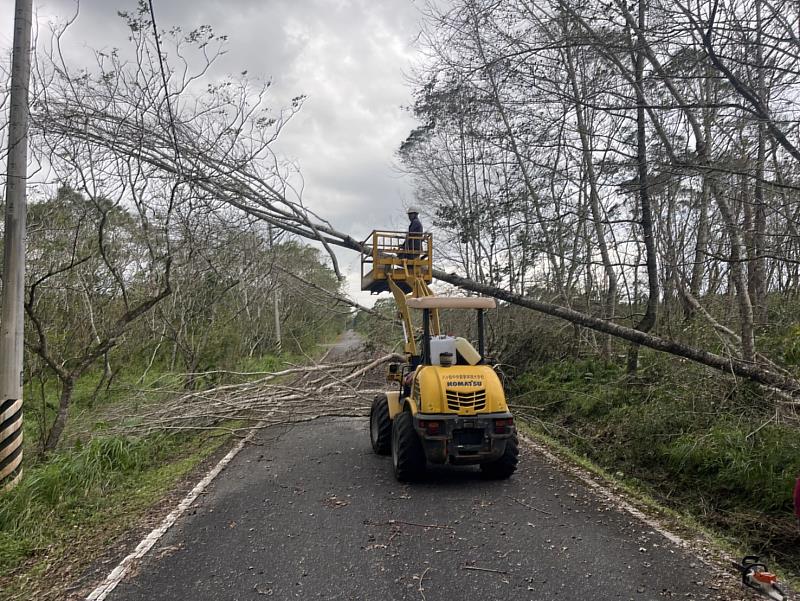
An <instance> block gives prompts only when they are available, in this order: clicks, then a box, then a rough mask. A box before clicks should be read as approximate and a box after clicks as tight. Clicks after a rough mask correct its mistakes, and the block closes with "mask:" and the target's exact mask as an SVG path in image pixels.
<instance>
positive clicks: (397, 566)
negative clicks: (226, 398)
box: [109, 418, 749, 601]
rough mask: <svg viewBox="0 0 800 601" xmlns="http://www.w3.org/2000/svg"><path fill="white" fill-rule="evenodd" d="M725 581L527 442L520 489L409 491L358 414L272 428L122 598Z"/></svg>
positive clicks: (608, 587)
mask: <svg viewBox="0 0 800 601" xmlns="http://www.w3.org/2000/svg"><path fill="white" fill-rule="evenodd" d="M717 584H718V583H715V582H713V579H712V578H710V576H709V572H708V568H707V567H706V566H705V565H704V564H703V563H702V562H701V561H700V560H699V559H697V558H695V557H692V556H691V555H689V554H687V552H685V551H683V550H681V549H679V548H676V547H675V546H674V545H673V544H672V543H670V542H669V541H668V540H667V539H666V538H664V537H663V536H662V535H661V534H659V533H657V532H654V531H653V530H652V528H650V527H649V526H647V525H645V524H643V523H641V522H639V521H638V520H637V519H636V518H634V517H632V516H631V515H630V514H628V513H626V512H624V511H622V510H620V509H618V508H617V507H616V506H615V504H613V503H609V502H607V501H604V500H601V499H600V498H598V497H597V496H596V493H595V492H593V491H592V490H591V489H588V488H587V487H585V486H584V485H583V484H581V483H580V482H578V481H576V480H574V479H572V478H571V477H569V476H565V475H564V474H562V473H560V472H559V471H558V470H557V468H555V467H554V466H552V465H551V464H549V463H548V462H547V461H545V460H543V459H542V458H540V457H538V456H537V454H536V453H535V451H533V450H532V449H531V448H530V447H528V446H526V445H523V448H522V457H521V468H520V470H519V471H518V472H517V473H516V474H515V475H514V476H513V477H512V478H511V479H510V480H508V481H501V482H497V481H485V480H482V479H481V478H480V475H479V473H478V472H477V471H476V470H475V469H474V468H458V469H453V468H447V469H443V468H439V469H435V470H432V472H431V474H430V477H429V478H428V479H427V481H425V482H422V483H417V484H413V485H405V484H399V483H397V482H396V481H395V480H394V478H393V476H392V473H391V459H389V458H387V457H379V456H376V455H374V454H373V453H372V450H371V447H370V444H369V433H368V424H367V421H366V420H363V419H351V418H347V419H320V420H317V421H314V422H308V423H303V424H297V425H294V426H291V427H288V426H280V427H274V428H270V429H267V430H264V431H262V432H261V433H259V435H258V436H257V438H256V444H253V445H249V446H247V447H246V448H245V449H244V450H243V451H242V452H241V453H240V454H239V455H238V456H237V457H236V458H235V459H234V461H233V462H232V463H231V464H230V465H229V466H228V467H227V468H226V469H225V471H223V472H222V474H220V476H219V477H218V478H217V479H216V480H215V481H214V483H213V484H212V485H211V486H210V488H209V489H208V491H207V494H205V495H203V496H202V498H201V499H199V500H198V501H197V502H196V504H195V506H194V507H193V508H192V509H191V510H190V511H189V514H188V515H186V516H184V517H183V518H182V519H181V520H179V522H178V523H177V524H176V525H175V526H174V527H173V528H172V529H171V530H170V531H169V532H168V533H167V534H166V535H165V536H164V537H163V538H162V539H161V541H160V542H159V543H158V544H157V545H156V547H155V548H154V549H153V550H152V551H151V552H150V553H149V554H148V556H146V557H145V558H144V560H143V561H142V562H141V563H140V564H139V565H138V566H137V569H136V570H135V573H134V574H133V575H131V576H129V577H128V578H127V579H126V580H125V581H124V582H123V583H122V584H121V585H120V586H119V587H118V588H117V589H116V590H115V591H114V592H113V593H112V594H111V595H110V597H109V599H112V600H114V601H133V600H148V601H152V600H157V599H165V600H166V599H169V600H180V599H186V600H197V601H204V600H215V601H217V600H229V599H230V600H239V599H241V600H245V599H253V600H259V599H264V598H274V599H341V600H350V599H363V600H372V599H375V600H386V599H414V600H419V601H437V600H459V601H472V600H475V601H487V600H494V599H509V600H517V599H520V600H521V599H525V600H545V599H570V600H591V599H625V600H628V599H634V600H645V599H665V598H674V599H678V598H680V599H725V600H726V601H731V599H733V597H731V596H730V593H728V594H725V593H721V592H719V590H715V589H714V588H713V587H715V586H716V585H717ZM742 597H745V595H743V594H742V593H738V594H737V597H736V598H742ZM748 598H749V597H748Z"/></svg>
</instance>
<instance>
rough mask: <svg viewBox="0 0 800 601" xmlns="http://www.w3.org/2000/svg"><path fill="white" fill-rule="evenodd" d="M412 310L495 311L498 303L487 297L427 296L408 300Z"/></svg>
mask: <svg viewBox="0 0 800 601" xmlns="http://www.w3.org/2000/svg"><path fill="white" fill-rule="evenodd" d="M408 306H409V308H410V309H494V308H496V307H497V303H496V302H495V300H494V299H493V298H491V297H486V296H467V297H458V296H425V297H423V298H410V299H408Z"/></svg>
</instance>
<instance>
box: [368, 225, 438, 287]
mask: <svg viewBox="0 0 800 601" xmlns="http://www.w3.org/2000/svg"><path fill="white" fill-rule="evenodd" d="M362 245H363V246H364V247H365V248H367V251H366V252H365V253H364V254H362V255H361V289H362V290H369V291H370V292H371V293H373V294H378V293H380V292H386V291H387V290H389V279H390V278H391V280H392V281H393V282H394V283H395V284H397V286H398V287H399V288H400V289H401V290H403V292H406V293H408V292H411V289H412V287H413V283H414V281H415V280H421V281H423V282H426V283H428V282H430V281H431V279H432V278H433V236H432V235H431V234H409V233H407V232H388V231H386V232H383V231H378V230H376V231H374V232H372V234H370V236H369V237H368V238H367V239H366V240H364V241H363V242H362Z"/></svg>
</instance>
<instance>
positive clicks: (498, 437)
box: [361, 231, 519, 481]
mask: <svg viewBox="0 0 800 601" xmlns="http://www.w3.org/2000/svg"><path fill="white" fill-rule="evenodd" d="M409 237H410V236H406V234H404V233H403V232H382V231H375V232H373V233H372V235H371V238H368V239H367V240H365V241H364V243H363V244H364V246H365V247H366V248H368V249H369V252H368V253H366V254H365V255H364V256H363V259H362V273H361V276H362V286H361V287H362V289H363V290H369V291H370V292H373V293H380V292H384V291H391V292H392V293H393V295H394V297H395V301H396V303H397V308H398V314H399V317H400V319H401V322H402V324H403V332H404V335H405V354H406V363H404V364H392V365H390V366H389V373H388V380H389V382H390V383H392V384H393V386H392V388H391V389H390V390H388V391H387V392H386V393H385V394H380V395H378V396H377V397H375V400H374V401H373V403H372V408H371V411H370V439H371V442H372V448H373V450H374V451H375V452H376V453H378V454H382V455H386V454H391V455H392V465H393V466H394V474H395V476H396V477H397V479H398V480H401V481H413V480H416V479H418V478H420V477H421V476H422V475H423V474H424V472H425V469H426V466H427V464H428V463H431V464H448V463H449V464H452V465H480V467H481V470H482V471H483V473H484V474H485V475H486V476H487V477H490V478H508V477H509V476H511V474H513V473H514V470H515V469H516V467H517V461H518V455H519V448H518V440H517V432H516V428H515V426H514V418H513V416H512V415H511V413H510V412H509V409H508V405H507V404H506V396H505V392H504V390H503V385H502V383H501V381H500V378H499V377H498V375H497V373H496V372H495V370H494V369H493V368H492V367H491V366H490V365H487V364H486V362H485V358H484V357H485V325H484V313H485V311H486V310H488V309H493V308H495V301H494V299H492V298H481V297H461V298H455V297H436V296H434V295H433V293H432V292H431V290H430V288H429V287H428V282H430V281H431V277H432V261H433V256H432V251H433V244H432V242H433V240H432V237H431V235H430V234H422V235H420V236H419V239H418V240H416V241H415V242H414V244H409V243H408V238H409ZM398 242H399V243H400V244H399V245H398ZM409 248H410V249H411V250H409ZM411 310H415V311H421V313H422V335H421V338H420V339H419V340H417V338H416V337H415V330H414V327H413V320H412V319H411ZM440 310H460V311H475V314H476V319H477V345H478V348H477V349H475V347H474V346H473V345H472V344H471V343H470V342H469V341H468V340H467V339H466V338H463V337H459V336H449V335H443V334H442V333H441V328H440V324H439V311H440Z"/></svg>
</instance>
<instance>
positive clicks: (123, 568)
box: [86, 421, 266, 601]
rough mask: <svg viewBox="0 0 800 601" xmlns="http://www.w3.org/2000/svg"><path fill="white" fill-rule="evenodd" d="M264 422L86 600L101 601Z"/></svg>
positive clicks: (240, 442) (208, 474)
mask: <svg viewBox="0 0 800 601" xmlns="http://www.w3.org/2000/svg"><path fill="white" fill-rule="evenodd" d="M265 424H266V422H263V421H262V422H259V423H258V424H256V426H255V427H254V428H253V429H252V430H251V431H250V433H249V434H248V435H247V436H245V437H244V438H243V439H242V440H240V441H239V443H238V444H237V445H236V446H235V447H233V448H232V449H231V450H230V451H228V454H227V455H225V457H223V458H222V459H220V460H219V463H217V465H215V466H214V468H213V469H212V470H211V471H210V472H208V473H207V474H206V476H205V478H203V479H202V480H200V482H198V483H197V484H196V485H195V487H194V488H193V489H192V490H191V491H190V492H189V494H187V495H186V496H185V497H184V498H183V500H182V501H181V502H180V503H179V504H178V506H177V507H176V508H175V509H173V510H172V511H171V512H170V514H169V515H168V516H167V517H165V518H164V519H163V520H162V521H161V524H159V525H158V527H157V528H155V529H154V530H153V531H152V532H151V533H150V534H148V535H147V536H145V537H144V539H142V542H140V543H139V544H138V545H137V546H136V548H135V549H134V550H133V552H132V553H131V554H130V555H128V556H127V557H126V558H125V559H123V560H122V561H121V562H119V564H118V565H117V567H116V568H114V569H113V570H112V571H111V573H110V574H109V575H108V576H106V579H105V581H103V583H102V584H101V585H100V586H98V587H97V588H96V589H94V590H93V591H92V592H91V593H90V594H89V596H88V597H86V601H103V599H105V598H106V596H107V595H108V594H109V593H110V592H111V591H113V590H114V589H115V588H116V587H117V585H118V584H119V583H120V582H122V579H123V578H125V576H126V574H127V573H128V572H129V571H130V568H131V565H132V564H133V562H135V561H136V560H137V559H141V558H142V557H144V556H145V554H147V552H148V551H149V550H150V549H152V548H153V545H155V544H156V542H158V539H160V538H161V537H162V536H163V535H164V533H165V532H166V531H167V530H169V529H170V527H172V525H173V524H174V523H175V522H176V521H178V518H179V517H181V515H183V513H184V512H185V511H186V510H187V509H188V508H189V506H190V505H191V504H192V503H194V500H195V499H196V498H197V497H198V496H199V495H200V493H202V492H203V491H204V490H205V488H206V487H207V486H208V485H209V484H210V483H211V481H212V480H213V479H214V478H216V477H217V476H218V475H219V473H220V472H221V471H222V470H223V469H224V468H225V466H226V465H228V464H229V463H230V462H231V460H232V459H233V458H234V457H236V455H238V454H239V451H241V450H242V449H243V448H244V445H246V444H247V443H248V442H250V441H251V440H252V439H253V437H254V436H255V434H256V432H257V431H258V430H259V428H261V427H263V426H264V425H265Z"/></svg>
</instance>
